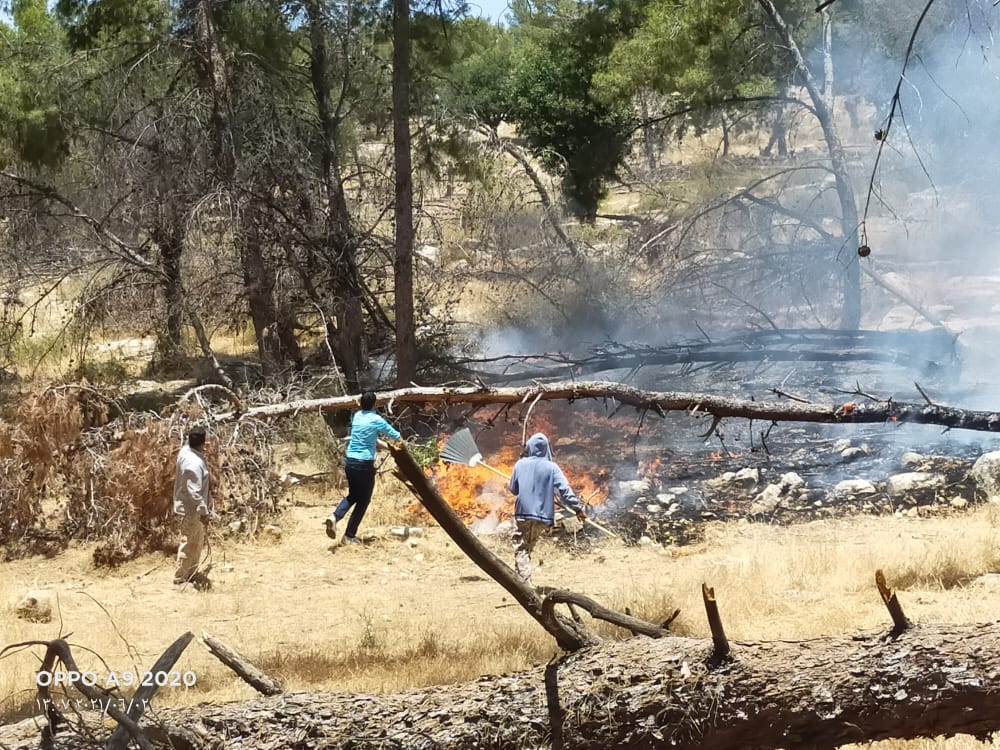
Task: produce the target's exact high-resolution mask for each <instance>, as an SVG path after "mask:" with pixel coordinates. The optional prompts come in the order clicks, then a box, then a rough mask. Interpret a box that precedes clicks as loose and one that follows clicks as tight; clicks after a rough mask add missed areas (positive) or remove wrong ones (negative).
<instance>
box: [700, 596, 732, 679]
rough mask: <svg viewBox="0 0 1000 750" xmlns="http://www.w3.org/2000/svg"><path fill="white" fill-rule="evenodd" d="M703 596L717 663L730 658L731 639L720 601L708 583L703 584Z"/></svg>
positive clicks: (713, 652)
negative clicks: (720, 612) (724, 626)
mask: <svg viewBox="0 0 1000 750" xmlns="http://www.w3.org/2000/svg"><path fill="white" fill-rule="evenodd" d="M701 598H702V600H703V601H704V602H705V614H706V616H707V617H708V628H709V630H710V631H711V632H712V647H713V648H712V660H713V661H714V662H716V663H718V662H721V661H724V660H725V659H727V658H729V654H730V651H731V650H732V649H731V648H730V646H729V639H728V638H726V630H725V628H723V627H722V616H721V615H720V614H719V602H718V600H716V598H715V589H714V588H710V587H709V586H708V584H706V583H703V584H701Z"/></svg>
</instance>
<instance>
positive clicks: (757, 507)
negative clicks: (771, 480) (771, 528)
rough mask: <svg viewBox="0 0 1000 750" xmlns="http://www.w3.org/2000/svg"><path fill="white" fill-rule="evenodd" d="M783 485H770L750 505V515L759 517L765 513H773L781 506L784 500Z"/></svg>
mask: <svg viewBox="0 0 1000 750" xmlns="http://www.w3.org/2000/svg"><path fill="white" fill-rule="evenodd" d="M783 494H784V493H783V492H782V489H781V485H779V484H769V485H768V486H767V487H765V488H764V490H763V492H761V493H759V494H758V495H757V497H755V498H754V499H753V502H752V503H751V504H750V515H753V516H759V515H763V514H765V513H773V512H774V511H776V510H777V509H778V508H779V507H780V506H781V501H782V499H783Z"/></svg>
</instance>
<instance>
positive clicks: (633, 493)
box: [618, 479, 653, 498]
mask: <svg viewBox="0 0 1000 750" xmlns="http://www.w3.org/2000/svg"><path fill="white" fill-rule="evenodd" d="M652 489H653V486H652V484H650V482H649V480H648V479H624V480H622V481H620V482H618V493H619V496H620V497H623V498H632V497H638V496H639V495H645V494H647V493H648V492H650V491H651V490H652Z"/></svg>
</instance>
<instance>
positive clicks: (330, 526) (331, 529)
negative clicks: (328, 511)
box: [326, 516, 337, 539]
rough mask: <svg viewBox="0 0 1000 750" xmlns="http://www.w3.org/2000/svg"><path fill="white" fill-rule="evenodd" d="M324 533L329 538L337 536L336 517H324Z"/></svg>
mask: <svg viewBox="0 0 1000 750" xmlns="http://www.w3.org/2000/svg"><path fill="white" fill-rule="evenodd" d="M326 535H327V536H328V537H330V538H331V539H336V538H337V519H336V518H334V517H333V516H330V517H329V518H327V519H326Z"/></svg>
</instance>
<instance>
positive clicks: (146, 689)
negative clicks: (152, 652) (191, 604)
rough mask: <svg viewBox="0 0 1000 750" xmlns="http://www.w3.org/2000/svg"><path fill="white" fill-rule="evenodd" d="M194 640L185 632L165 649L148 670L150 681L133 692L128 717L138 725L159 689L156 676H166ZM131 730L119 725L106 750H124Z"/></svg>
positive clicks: (191, 635) (129, 738) (192, 634)
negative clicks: (150, 676) (150, 675)
mask: <svg viewBox="0 0 1000 750" xmlns="http://www.w3.org/2000/svg"><path fill="white" fill-rule="evenodd" d="M192 638H194V633H191V632H187V633H185V634H184V635H182V636H181V637H180V638H178V639H177V640H176V641H174V642H173V643H172V644H170V646H169V647H168V648H167V650H166V651H164V652H163V654H161V655H160V658H159V659H157V660H156V663H155V664H153V668H152V669H151V670H150V673H151V674H152V679H150V680H148V681H144V682H143V683H142V685H140V686H139V689H138V690H136V691H135V694H134V695H133V696H132V699H131V700H130V701H129V709H128V717H129V718H130V719H131V720H132V721H134V722H135V723H136V725H138V723H139V719H141V718H142V715H143V713H144V712H145V711H146V709H147V708H148V707H149V702H150V701H151V700H152V698H153V696H154V695H155V694H156V691H157V690H158V689H159V688H160V684H159V683H158V682H157V679H156V676H157V675H159V674H166V673H167V672H169V671H170V668H171V667H173V666H174V664H176V663H177V660H178V659H179V658H180V657H181V654H182V653H184V649H186V648H187V645H188V644H189V643H190V642H191V639H192ZM131 734H132V730H131V729H129V728H128V727H126V726H124V725H122V724H119V725H118V726H117V727H115V731H114V732H112V733H111V737H110V738H109V739H108V744H107V750H125V749H126V748H127V747H128V744H129V742H130V740H131Z"/></svg>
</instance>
